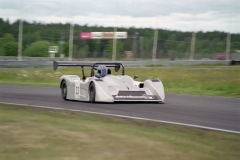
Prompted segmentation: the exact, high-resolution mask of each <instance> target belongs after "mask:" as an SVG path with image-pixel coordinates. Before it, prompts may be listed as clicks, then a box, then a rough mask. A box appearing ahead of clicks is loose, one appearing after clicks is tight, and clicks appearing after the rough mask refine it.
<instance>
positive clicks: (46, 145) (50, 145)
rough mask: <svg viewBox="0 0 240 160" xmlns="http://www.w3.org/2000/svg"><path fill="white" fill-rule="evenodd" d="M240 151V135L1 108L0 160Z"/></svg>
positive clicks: (231, 154) (197, 156) (171, 159)
mask: <svg viewBox="0 0 240 160" xmlns="http://www.w3.org/2000/svg"><path fill="white" fill-rule="evenodd" d="M239 150H240V136H239V134H232V133H226V132H217V131H210V130H203V129H197V128H191V127H185V126H177V125H170V124H163V123H157V122H150V121H142V120H133V119H124V118H116V117H111V116H104V115H95V114H86V113H79V112H71V111H63V110H51V109H41V108H32V107H24V106H14V105H5V104H0V160H5V159H11V160H15V159H16V160H21V159H22V160H32V159H35V160H42V159H49V160H56V159H57V160H66V159H68V160H78V159H88V160H91V159H92V160H95V159H98V160H102V159H104V160H108V159H109V160H118V159H121V160H122V159H126V160H127V159H131V160H132V159H138V160H143V159H144V160H146V159H151V160H152V159H162V160H175V159H178V160H181V159H184V160H188V159H189V160H192V159H194V160H201V159H204V160H215V159H217V160H226V159H228V160H234V159H236V160H237V159H239V158H240V152H239Z"/></svg>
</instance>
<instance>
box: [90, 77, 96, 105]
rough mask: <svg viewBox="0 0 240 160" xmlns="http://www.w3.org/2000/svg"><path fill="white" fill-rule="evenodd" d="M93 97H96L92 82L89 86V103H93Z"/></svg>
mask: <svg viewBox="0 0 240 160" xmlns="http://www.w3.org/2000/svg"><path fill="white" fill-rule="evenodd" d="M95 96H96V90H95V85H94V83H93V82H92V83H91V84H90V86H89V101H90V102H91V103H94V102H95Z"/></svg>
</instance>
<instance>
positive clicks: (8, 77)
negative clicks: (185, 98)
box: [0, 65, 240, 97]
mask: <svg viewBox="0 0 240 160" xmlns="http://www.w3.org/2000/svg"><path fill="white" fill-rule="evenodd" d="M87 73H89V70H88V71H87ZM63 74H77V75H79V76H81V70H80V68H76V67H67V68H64V67H59V69H58V70H57V71H53V70H52V69H49V68H37V69H14V68H5V69H0V83H1V84H20V85H38V86H54V87H56V86H58V85H59V78H60V76H61V75H63ZM126 74H127V75H129V76H132V77H133V75H138V76H139V77H140V78H139V79H138V80H140V81H144V80H145V79H149V78H159V79H161V80H162V82H163V85H164V87H165V92H166V93H179V94H197V95H210V96H231V97H240V87H239V86H240V66H235V67H233V66H215V65H214V66H213V65H212V66H205V65H201V66H170V67H127V68H126Z"/></svg>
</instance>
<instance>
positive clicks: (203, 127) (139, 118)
mask: <svg viewBox="0 0 240 160" xmlns="http://www.w3.org/2000/svg"><path fill="white" fill-rule="evenodd" d="M0 103H2V104H9V105H17V106H30V107H36V108H46V109H56V110H66V111H74V112H83V113H91V114H99V115H107V116H113V117H120V118H129V119H137V120H145V121H153V122H161V123H167V124H175V125H182V126H188V127H195V128H200V129H208V130H214V131H222V132H229V133H236V134H240V132H239V131H232V130H226V129H220V128H213V127H205V126H199V125H193V124H186V123H178V122H170V121H162V120H154V119H148V118H141V117H132V116H123V115H117V114H108V113H99V112H91V111H83V110H75V109H65V108H55V107H47V106H39V105H29V104H16V103H7V102H0Z"/></svg>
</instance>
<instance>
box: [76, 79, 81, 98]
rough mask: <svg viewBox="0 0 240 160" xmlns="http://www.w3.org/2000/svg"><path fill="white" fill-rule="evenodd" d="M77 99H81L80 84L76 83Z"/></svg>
mask: <svg viewBox="0 0 240 160" xmlns="http://www.w3.org/2000/svg"><path fill="white" fill-rule="evenodd" d="M75 98H80V82H75Z"/></svg>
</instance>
